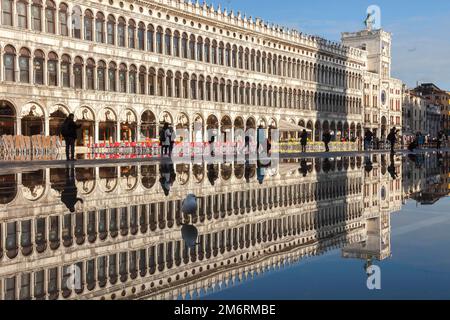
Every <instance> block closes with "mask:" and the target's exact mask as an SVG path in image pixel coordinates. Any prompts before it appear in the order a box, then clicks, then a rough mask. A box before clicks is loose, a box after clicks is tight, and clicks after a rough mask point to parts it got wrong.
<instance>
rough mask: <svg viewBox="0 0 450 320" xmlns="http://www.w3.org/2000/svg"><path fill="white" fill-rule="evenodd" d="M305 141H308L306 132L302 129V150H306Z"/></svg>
mask: <svg viewBox="0 0 450 320" xmlns="http://www.w3.org/2000/svg"><path fill="white" fill-rule="evenodd" d="M307 143H308V132H306V130H305V129H303V131H302V133H301V134H300V144H301V146H302V152H306V144H307Z"/></svg>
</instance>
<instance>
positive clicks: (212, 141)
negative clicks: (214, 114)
mask: <svg viewBox="0 0 450 320" xmlns="http://www.w3.org/2000/svg"><path fill="white" fill-rule="evenodd" d="M215 143H216V137H214V136H211V138H209V148H210V151H211V157H214V156H215V154H216V152H215V151H216V148H215Z"/></svg>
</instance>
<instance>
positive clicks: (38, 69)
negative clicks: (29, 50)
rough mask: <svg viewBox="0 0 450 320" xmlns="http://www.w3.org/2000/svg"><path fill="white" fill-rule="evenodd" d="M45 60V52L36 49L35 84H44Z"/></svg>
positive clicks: (34, 64)
mask: <svg viewBox="0 0 450 320" xmlns="http://www.w3.org/2000/svg"><path fill="white" fill-rule="evenodd" d="M44 60H45V56H44V53H43V52H42V51H41V50H36V51H35V52H34V60H33V71H34V84H44Z"/></svg>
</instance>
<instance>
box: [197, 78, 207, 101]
mask: <svg viewBox="0 0 450 320" xmlns="http://www.w3.org/2000/svg"><path fill="white" fill-rule="evenodd" d="M198 99H199V100H205V77H203V76H202V75H201V76H199V78H198Z"/></svg>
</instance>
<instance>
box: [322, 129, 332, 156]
mask: <svg viewBox="0 0 450 320" xmlns="http://www.w3.org/2000/svg"><path fill="white" fill-rule="evenodd" d="M330 141H331V134H330V131H328V130H327V131H325V133H324V134H323V143H325V152H330V148H329V146H328V144H329V143H330Z"/></svg>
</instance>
